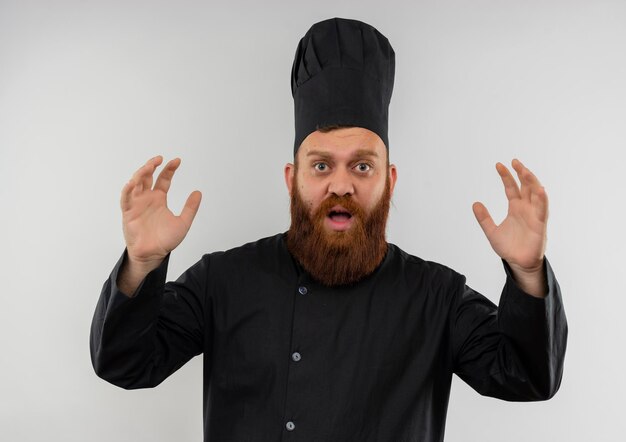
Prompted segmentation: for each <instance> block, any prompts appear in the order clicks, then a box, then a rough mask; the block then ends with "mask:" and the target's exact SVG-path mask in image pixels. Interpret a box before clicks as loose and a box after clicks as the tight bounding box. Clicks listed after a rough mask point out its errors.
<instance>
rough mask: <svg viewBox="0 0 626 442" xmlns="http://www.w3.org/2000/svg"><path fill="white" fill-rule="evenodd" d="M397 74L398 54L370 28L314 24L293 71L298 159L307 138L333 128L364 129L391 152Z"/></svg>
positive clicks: (337, 21) (339, 22)
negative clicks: (391, 109) (390, 124)
mask: <svg viewBox="0 0 626 442" xmlns="http://www.w3.org/2000/svg"><path fill="white" fill-rule="evenodd" d="M394 73H395V52H394V50H393V48H392V47H391V45H390V44H389V40H387V37H385V36H384V35H382V34H381V33H380V32H378V31H377V30H376V29H375V28H374V27H372V26H371V25H368V24H367V23H363V22H361V21H358V20H351V19H345V18H331V19H328V20H324V21H321V22H318V23H315V24H314V25H313V26H311V28H310V29H309V30H308V31H307V33H306V34H305V35H304V37H302V39H300V42H299V43H298V48H297V50H296V56H295V58H294V60H293V66H292V68H291V93H292V95H293V100H294V111H295V126H296V135H295V142H294V156H295V154H296V152H297V151H298V148H299V147H300V144H301V143H302V141H303V140H304V139H305V138H306V137H307V135H309V134H310V133H311V132H314V131H316V130H317V129H318V128H320V127H323V126H329V125H346V126H358V127H364V128H366V129H369V130H371V131H372V132H375V133H376V134H378V136H379V137H380V138H381V139H382V140H383V142H384V143H385V146H386V147H387V149H389V138H388V134H387V120H388V116H389V102H390V100H391V93H392V91H393V80H394Z"/></svg>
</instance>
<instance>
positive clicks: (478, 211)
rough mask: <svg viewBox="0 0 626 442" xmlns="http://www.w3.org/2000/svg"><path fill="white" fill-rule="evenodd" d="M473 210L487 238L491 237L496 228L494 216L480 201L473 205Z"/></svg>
mask: <svg viewBox="0 0 626 442" xmlns="http://www.w3.org/2000/svg"><path fill="white" fill-rule="evenodd" d="M472 210H473V211H474V216H475V217H476V221H478V224H480V227H481V228H482V229H483V232H484V233H485V235H486V236H487V238H490V237H491V235H492V233H493V232H494V230H495V229H496V223H494V222H493V218H491V215H490V214H489V211H488V210H487V208H486V207H485V205H484V204H483V203H479V202H475V203H474V204H473V205H472Z"/></svg>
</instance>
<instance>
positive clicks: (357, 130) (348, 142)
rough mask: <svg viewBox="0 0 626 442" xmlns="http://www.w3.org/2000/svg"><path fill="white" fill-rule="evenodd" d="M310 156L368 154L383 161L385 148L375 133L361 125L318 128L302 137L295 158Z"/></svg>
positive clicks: (300, 158)
mask: <svg viewBox="0 0 626 442" xmlns="http://www.w3.org/2000/svg"><path fill="white" fill-rule="evenodd" d="M312 156H326V157H331V158H336V159H341V158H344V157H345V158H351V157H354V156H369V157H372V158H375V159H380V160H382V161H385V160H386V158H387V148H386V147H385V143H383V140H382V139H381V138H380V137H379V136H378V135H377V134H376V133H374V132H372V131H371V130H369V129H365V128H362V127H349V128H339V129H333V130H331V131H329V132H320V131H319V130H318V131H315V132H312V133H310V134H309V135H308V136H307V137H306V138H305V139H304V141H303V142H302V144H301V145H300V148H299V149H298V153H297V155H296V159H297V160H299V161H304V160H306V159H307V158H311V157H312Z"/></svg>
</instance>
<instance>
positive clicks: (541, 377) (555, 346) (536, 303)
mask: <svg viewBox="0 0 626 442" xmlns="http://www.w3.org/2000/svg"><path fill="white" fill-rule="evenodd" d="M502 262H503V265H504V268H505V271H506V274H507V278H506V283H505V285H504V289H503V291H502V295H501V298H500V303H499V307H497V308H496V306H495V305H494V304H493V303H492V302H491V301H489V300H488V299H487V298H485V297H484V296H483V295H481V294H479V293H477V292H476V291H474V290H472V289H471V288H469V287H468V286H467V285H465V278H464V277H462V276H461V278H460V281H459V283H458V284H457V296H456V299H455V301H454V306H453V311H452V318H451V319H452V320H451V335H452V357H453V364H454V372H455V373H456V374H457V375H458V376H459V377H460V378H461V379H463V380H464V381H465V382H466V383H467V384H469V385H470V386H471V387H472V388H473V389H474V390H476V391H477V392H478V393H480V394H481V395H484V396H492V397H497V398H500V399H505V400H509V401H538V400H546V399H550V398H551V397H552V396H554V394H555V393H556V392H557V390H558V389H559V386H560V383H561V377H562V374H563V360H564V357H565V348H566V344H567V321H566V318H565V312H564V310H563V303H562V300H561V291H560V288H559V284H558V282H557V281H556V279H555V277H554V273H553V271H552V268H551V266H550V263H549V262H548V260H547V259H545V258H544V264H545V265H544V271H545V276H546V281H547V285H548V294H547V296H546V297H545V298H536V297H534V296H531V295H529V294H527V293H525V292H523V291H522V290H521V289H520V288H519V286H518V285H517V283H516V282H515V280H514V279H513V276H512V272H511V269H510V267H509V266H508V264H507V263H506V262H505V261H504V260H503V261H502Z"/></svg>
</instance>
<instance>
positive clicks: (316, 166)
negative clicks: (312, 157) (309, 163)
mask: <svg viewBox="0 0 626 442" xmlns="http://www.w3.org/2000/svg"><path fill="white" fill-rule="evenodd" d="M313 168H314V169H315V170H316V171H318V172H325V171H326V169H328V164H326V163H315V164H314V165H313Z"/></svg>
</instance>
